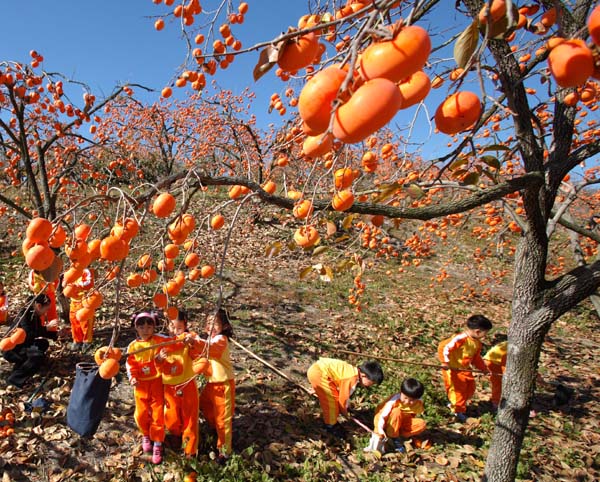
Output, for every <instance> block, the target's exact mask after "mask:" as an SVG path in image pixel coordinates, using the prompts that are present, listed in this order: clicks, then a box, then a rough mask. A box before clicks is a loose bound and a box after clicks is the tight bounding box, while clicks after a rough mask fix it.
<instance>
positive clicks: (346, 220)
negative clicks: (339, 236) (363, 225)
mask: <svg viewBox="0 0 600 482" xmlns="http://www.w3.org/2000/svg"><path fill="white" fill-rule="evenodd" d="M353 220H354V214H351V215H350V216H346V217H345V218H344V221H343V222H342V227H343V228H344V229H350V226H352V221H353Z"/></svg>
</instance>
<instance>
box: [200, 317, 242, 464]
mask: <svg viewBox="0 0 600 482" xmlns="http://www.w3.org/2000/svg"><path fill="white" fill-rule="evenodd" d="M205 331H206V334H207V339H206V340H203V339H200V338H197V339H196V342H197V343H198V345H199V349H200V351H202V352H204V353H206V352H208V359H209V361H210V368H209V371H208V373H207V374H206V376H207V381H208V382H207V384H206V386H205V387H204V389H203V390H202V393H201V394H200V410H201V411H202V414H203V415H204V417H205V418H206V421H207V422H208V424H209V425H210V426H211V427H213V428H216V430H217V449H218V451H219V455H218V457H217V462H218V463H219V464H224V463H225V462H226V461H227V459H228V457H229V456H230V455H231V453H232V436H233V414H234V411H235V380H234V376H233V365H232V364H231V355H230V353H229V338H231V337H232V336H233V327H232V326H231V322H230V321H229V316H228V315H227V312H226V311H225V310H224V309H223V308H219V309H218V310H217V311H216V312H215V313H214V314H212V315H209V316H208V318H207V320H206V327H205Z"/></svg>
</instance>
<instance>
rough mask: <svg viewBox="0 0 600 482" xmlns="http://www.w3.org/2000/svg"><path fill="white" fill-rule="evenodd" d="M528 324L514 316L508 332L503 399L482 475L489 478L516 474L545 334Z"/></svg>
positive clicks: (497, 481) (504, 480) (505, 480)
mask: <svg viewBox="0 0 600 482" xmlns="http://www.w3.org/2000/svg"><path fill="white" fill-rule="evenodd" d="M528 325H529V319H528V318H527V317H524V318H515V317H513V320H512V323H511V327H510V329H509V333H508V357H507V364H506V372H505V374H504V377H503V383H502V399H501V401H500V407H499V409H498V415H497V416H496V426H495V430H494V434H493V436H492V443H491V446H490V451H489V453H488V457H487V462H486V467H485V475H484V479H483V480H486V481H489V482H510V481H513V480H515V477H516V474H517V465H518V462H519V454H520V452H521V447H522V445H523V439H524V437H525V431H526V429H527V424H528V422H529V411H530V408H531V402H532V400H533V396H534V390H535V379H536V374H537V368H538V361H539V357H540V350H541V346H542V342H543V340H544V335H545V332H543V333H540V332H537V333H531V329H530V328H528Z"/></svg>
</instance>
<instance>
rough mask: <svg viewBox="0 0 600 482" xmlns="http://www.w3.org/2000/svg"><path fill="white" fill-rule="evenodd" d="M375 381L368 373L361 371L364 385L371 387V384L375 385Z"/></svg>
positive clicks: (361, 379)
mask: <svg viewBox="0 0 600 482" xmlns="http://www.w3.org/2000/svg"><path fill="white" fill-rule="evenodd" d="M374 383H375V382H374V381H373V380H371V379H370V378H369V377H367V375H365V374H364V373H362V372H361V373H360V384H361V385H362V386H363V387H366V388H369V387H371V386H373V384H374Z"/></svg>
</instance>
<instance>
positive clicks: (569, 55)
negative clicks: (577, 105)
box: [548, 39, 594, 88]
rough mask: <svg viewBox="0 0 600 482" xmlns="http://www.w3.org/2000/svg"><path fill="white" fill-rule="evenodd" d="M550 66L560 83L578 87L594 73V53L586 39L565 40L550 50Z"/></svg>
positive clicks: (564, 86)
mask: <svg viewBox="0 0 600 482" xmlns="http://www.w3.org/2000/svg"><path fill="white" fill-rule="evenodd" d="M548 67H549V68H550V73H551V74H552V76H553V77H554V80H556V83H557V84H558V85H560V86H561V87H563V88H566V87H577V86H579V85H583V84H585V82H586V81H587V79H588V78H589V77H591V76H592V74H593V73H594V55H593V53H592V51H591V50H590V49H589V48H588V46H587V45H586V44H585V41H584V40H581V39H570V40H565V41H564V42H561V43H560V44H559V45H557V46H556V47H554V48H553V49H552V50H551V51H550V54H549V55H548Z"/></svg>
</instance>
